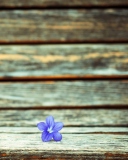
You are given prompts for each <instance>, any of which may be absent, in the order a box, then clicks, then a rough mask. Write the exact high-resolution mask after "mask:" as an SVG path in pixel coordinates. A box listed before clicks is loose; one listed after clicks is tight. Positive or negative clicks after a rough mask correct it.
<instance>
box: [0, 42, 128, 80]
mask: <svg viewBox="0 0 128 160" xmlns="http://www.w3.org/2000/svg"><path fill="white" fill-rule="evenodd" d="M98 76H101V77H108V76H109V77H115V76H118V77H122V76H128V45H127V44H126V45H123V44H122V45H119V44H117V45H111V44H110V45H93V44H90V45H87V44H86V45H85V44H82V45H35V46H26V45H25V46H20V45H12V46H10V45H9V46H0V79H9V78H10V79H15V78H24V79H25V78H26V79H27V78H30V77H31V78H32V79H34V78H37V79H38V78H39V77H40V78H42V79H43V78H47V77H48V78H57V77H59V78H65V77H68V78H73V77H77V78H80V77H84V78H89V77H93V78H96V77H98Z"/></svg>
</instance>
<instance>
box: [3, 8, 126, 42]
mask: <svg viewBox="0 0 128 160" xmlns="http://www.w3.org/2000/svg"><path fill="white" fill-rule="evenodd" d="M127 28H128V10H127V9H102V10H100V9H89V10H87V9H81V10H80V9H74V10H72V9H71V10H66V9H64V10H57V9H56V10H43V11H42V10H29V11H26V10H8V11H7V10H6V11H0V43H55V42H66V43H68V42H118V41H121V42H122V41H123V42H128V29H127Z"/></svg>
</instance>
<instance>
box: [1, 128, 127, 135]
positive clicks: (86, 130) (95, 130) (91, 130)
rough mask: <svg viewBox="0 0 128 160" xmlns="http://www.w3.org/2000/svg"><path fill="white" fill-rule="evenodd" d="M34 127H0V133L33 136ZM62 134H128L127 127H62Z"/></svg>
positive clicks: (36, 131)
mask: <svg viewBox="0 0 128 160" xmlns="http://www.w3.org/2000/svg"><path fill="white" fill-rule="evenodd" d="M39 132H40V131H39V130H37V128H36V127H0V133H6V134H7V133H9V134H12V133H13V134H24V133H27V134H34V133H39ZM61 133H62V134H128V127H64V128H63V129H62V130H61Z"/></svg>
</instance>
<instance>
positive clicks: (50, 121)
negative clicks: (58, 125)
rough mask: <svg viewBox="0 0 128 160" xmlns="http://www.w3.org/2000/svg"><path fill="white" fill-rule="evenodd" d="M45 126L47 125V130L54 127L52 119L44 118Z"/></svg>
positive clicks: (49, 117) (50, 117)
mask: <svg viewBox="0 0 128 160" xmlns="http://www.w3.org/2000/svg"><path fill="white" fill-rule="evenodd" d="M46 124H47V125H48V128H51V127H54V124H55V123H54V118H53V117H52V116H48V117H47V118H46Z"/></svg>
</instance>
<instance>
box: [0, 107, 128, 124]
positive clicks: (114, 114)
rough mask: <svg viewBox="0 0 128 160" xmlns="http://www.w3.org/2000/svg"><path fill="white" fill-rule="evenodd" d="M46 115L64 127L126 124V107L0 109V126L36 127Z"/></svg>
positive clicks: (127, 116) (127, 117)
mask: <svg viewBox="0 0 128 160" xmlns="http://www.w3.org/2000/svg"><path fill="white" fill-rule="evenodd" d="M48 115H52V116H54V118H55V120H56V121H58V122H63V123H64V126H65V127H71V126H73V127H74V126H84V127H89V126H93V127H94V126H95V127H96V126H102V127H104V126H110V127H112V126H113V127H116V126H128V110H127V109H123V110H120V109H112V110H110V109H85V110H84V109H81V110H80V109H74V110H71V109H62V110H0V126H1V127H2V126H3V127H7V126H14V127H36V124H37V123H38V122H40V121H45V118H46V117H47V116H48Z"/></svg>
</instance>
